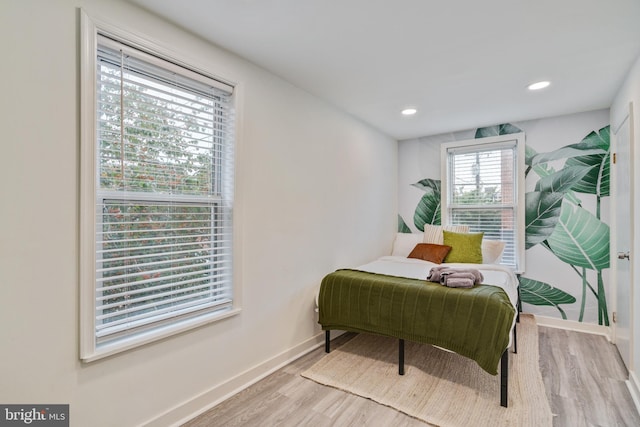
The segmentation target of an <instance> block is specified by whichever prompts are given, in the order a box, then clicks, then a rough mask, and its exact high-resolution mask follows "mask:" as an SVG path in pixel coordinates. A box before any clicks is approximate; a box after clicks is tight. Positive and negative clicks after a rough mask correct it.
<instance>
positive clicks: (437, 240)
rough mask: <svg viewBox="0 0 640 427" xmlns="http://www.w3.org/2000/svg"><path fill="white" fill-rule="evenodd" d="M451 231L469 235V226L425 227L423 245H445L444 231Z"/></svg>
mask: <svg viewBox="0 0 640 427" xmlns="http://www.w3.org/2000/svg"><path fill="white" fill-rule="evenodd" d="M443 230H445V231H451V232H453V233H468V232H469V226H468V225H444V226H443V225H431V224H425V225H424V238H423V240H422V243H432V244H434V245H441V244H443V243H444V237H443V235H442V231H443Z"/></svg>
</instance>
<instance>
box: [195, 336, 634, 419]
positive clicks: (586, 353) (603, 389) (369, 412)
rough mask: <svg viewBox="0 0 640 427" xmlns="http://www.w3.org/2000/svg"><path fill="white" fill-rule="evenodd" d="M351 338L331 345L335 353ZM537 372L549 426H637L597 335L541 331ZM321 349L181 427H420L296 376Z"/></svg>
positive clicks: (611, 354) (609, 350)
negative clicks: (548, 409) (549, 413)
mask: <svg viewBox="0 0 640 427" xmlns="http://www.w3.org/2000/svg"><path fill="white" fill-rule="evenodd" d="M352 337H353V334H344V335H343V336H341V337H338V338H336V339H335V340H334V341H332V348H337V347H338V346H340V345H341V344H343V343H345V342H346V341H348V340H349V339H351V338H352ZM539 337H540V343H539V347H540V370H541V372H542V377H543V379H544V383H545V389H546V392H547V397H548V398H549V402H550V405H551V411H552V412H553V413H554V414H556V416H555V417H554V422H553V425H554V427H582V426H585V427H592V426H594V427H595V426H599V427H605V426H607V427H608V426H629V427H631V426H640V415H638V412H637V411H636V409H635V407H634V405H633V402H632V400H631V396H630V394H629V391H628V390H627V387H626V385H625V383H624V380H625V378H626V375H627V374H626V370H625V368H624V365H623V364H622V360H621V358H620V356H619V354H618V352H617V350H616V349H615V347H614V346H613V345H612V344H610V343H609V342H607V340H606V339H605V338H604V337H602V336H598V335H590V334H584V333H580V332H570V331H565V330H560V329H553V328H545V327H539ZM324 354H325V353H324V349H323V348H319V349H316V350H314V351H312V352H311V353H309V354H307V355H306V356H303V357H301V358H300V359H298V360H296V361H294V362H293V363H291V364H289V365H287V366H285V367H284V368H282V369H280V370H278V371H276V372H275V373H273V374H272V375H270V376H268V377H267V378H265V379H263V380H262V381H260V382H258V383H256V384H254V385H252V386H251V387H249V388H247V389H245V390H244V391H242V392H241V393H239V394H237V395H236V396H233V397H232V398H230V399H228V400H226V401H225V402H223V403H221V404H220V405H218V406H216V407H214V408H213V409H211V410H209V411H207V412H205V413H204V414H202V415H200V416H198V417H196V418H194V419H193V420H191V421H189V422H188V423H186V424H185V426H187V427H205V426H206V427H210V426H225V427H226V426H261V427H264V426H279V427H280V426H313V427H315V426H331V427H334V426H335V427H337V426H408V427H411V426H426V425H428V424H425V423H423V422H421V421H418V420H416V419H414V418H411V417H409V416H407V415H404V414H402V413H400V412H397V411H395V410H394V409H391V408H389V407H386V406H383V405H379V404H377V403H374V402H372V401H370V400H368V399H364V398H361V397H357V396H354V395H352V394H349V393H346V392H342V391H340V390H336V389H333V388H331V387H326V386H322V385H320V384H316V383H315V382H313V381H310V380H307V379H305V378H302V377H301V376H300V373H301V372H302V371H304V370H305V369H307V368H308V367H310V366H311V365H313V364H314V363H315V362H316V361H318V360H319V359H320V358H322V356H323V355H324Z"/></svg>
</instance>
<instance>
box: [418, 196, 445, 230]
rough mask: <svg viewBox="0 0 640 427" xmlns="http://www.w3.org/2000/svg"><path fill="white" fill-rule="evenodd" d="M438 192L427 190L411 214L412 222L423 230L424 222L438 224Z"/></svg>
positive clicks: (439, 219) (439, 222) (439, 221)
mask: <svg viewBox="0 0 640 427" xmlns="http://www.w3.org/2000/svg"><path fill="white" fill-rule="evenodd" d="M441 221H442V220H441V218H440V193H437V194H436V193H435V192H434V191H429V192H427V193H425V195H424V196H422V198H421V199H420V202H419V203H418V206H416V211H415V213H414V215H413V224H414V225H415V226H416V228H417V229H418V230H420V231H424V225H425V224H432V225H440V224H441Z"/></svg>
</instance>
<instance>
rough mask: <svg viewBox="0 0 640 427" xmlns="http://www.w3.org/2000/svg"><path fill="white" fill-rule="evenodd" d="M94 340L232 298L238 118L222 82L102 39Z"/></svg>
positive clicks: (198, 312) (131, 332) (188, 315)
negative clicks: (233, 217)
mask: <svg viewBox="0 0 640 427" xmlns="http://www.w3.org/2000/svg"><path fill="white" fill-rule="evenodd" d="M96 69H97V75H96V89H97V93H96V100H97V102H96V104H97V105H96V109H97V114H96V118H97V123H96V133H97V135H96V141H97V146H96V159H95V161H96V165H95V166H96V167H95V169H96V175H97V176H96V182H97V184H96V186H97V188H96V202H97V205H96V209H95V212H96V220H95V224H96V229H95V250H96V266H95V278H96V285H95V301H96V304H95V338H96V344H97V345H98V346H99V345H100V344H104V343H111V342H114V341H117V340H120V339H122V338H130V337H132V336H133V337H135V336H136V335H138V334H141V333H143V332H145V331H148V330H149V329H153V328H158V327H161V326H163V325H167V324H170V323H175V322H180V321H182V320H186V319H193V318H194V317H198V316H203V315H208V314H210V313H213V312H219V311H224V310H229V309H230V308H231V306H232V302H233V299H232V298H233V295H232V281H233V277H232V203H233V164H234V156H233V146H234V138H233V120H234V119H233V114H232V108H231V102H230V99H231V93H230V91H227V90H224V88H225V86H224V84H221V83H220V82H217V81H215V80H213V79H208V78H207V77H204V76H201V75H199V74H196V73H194V72H192V71H190V70H187V69H182V68H181V67H179V66H176V65H175V64H173V63H170V62H165V61H164V60H162V59H159V58H157V57H154V56H151V55H148V54H146V53H143V52H139V51H137V50H135V49H132V48H130V47H128V46H125V45H121V44H120V43H118V42H114V41H113V40H111V39H108V38H105V37H102V36H99V37H98V50H97V67H96Z"/></svg>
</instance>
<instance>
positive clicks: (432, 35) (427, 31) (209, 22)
mask: <svg viewBox="0 0 640 427" xmlns="http://www.w3.org/2000/svg"><path fill="white" fill-rule="evenodd" d="M130 1H131V2H133V3H136V4H138V5H140V6H142V7H143V8H145V9H147V10H149V11H151V12H153V13H155V14H157V15H160V16H162V17H164V18H165V19H167V20H168V21H171V22H173V23H175V24H177V25H179V26H181V27H183V28H185V29H187V30H189V31H191V32H192V33H195V34H197V35H199V36H201V37H203V38H205V39H208V40H210V41H211V42H212V43H214V44H216V45H218V46H221V47H223V48H226V49H228V50H230V51H232V52H235V53H236V54H238V55H240V56H242V57H244V58H246V59H248V60H250V61H252V62H253V63H255V64H258V65H260V66H262V67H264V68H265V69H267V70H270V71H271V72H273V73H274V74H276V75H278V76H280V77H282V78H284V79H285V80H288V81H289V82H291V83H292V84H294V85H296V86H298V87H300V88H302V89H304V90H306V91H308V92H311V93H313V94H315V95H317V96H318V97H320V98H323V99H325V100H326V101H328V102H329V103H331V104H333V105H335V106H336V107H338V108H340V109H342V110H344V111H346V112H348V113H350V114H352V115H353V116H356V117H359V118H360V119H361V120H363V121H365V122H367V123H369V124H370V125H372V126H373V127H375V128H377V129H379V130H381V131H382V132H384V133H386V134H388V135H390V136H392V137H394V138H396V139H406V138H413V137H418V136H426V135H434V134H438V133H443V132H451V131H456V130H463V129H470V128H474V127H479V126H488V125H494V124H499V123H504V122H512V121H519V120H528V119H536V118H542V117H549V116H556V115H562V114H569V113H575V112H581V111H589V110H595V109H600V108H607V107H609V106H610V105H611V101H612V100H613V97H614V95H615V93H616V92H617V90H618V88H619V87H620V85H621V84H622V82H623V80H624V78H625V76H626V74H627V72H628V71H629V69H630V67H631V65H632V64H633V62H634V61H635V59H636V58H638V56H639V55H640V0H180V1H176V0H130ZM538 80H550V81H551V82H552V84H551V86H549V87H548V88H547V89H543V90H541V91H538V92H529V91H528V90H527V89H526V86H527V84H529V83H532V82H535V81H538ZM406 106H413V107H416V108H417V109H418V113H417V114H416V115H415V116H412V117H404V116H401V114H400V110H401V109H403V108H404V107H406Z"/></svg>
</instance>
